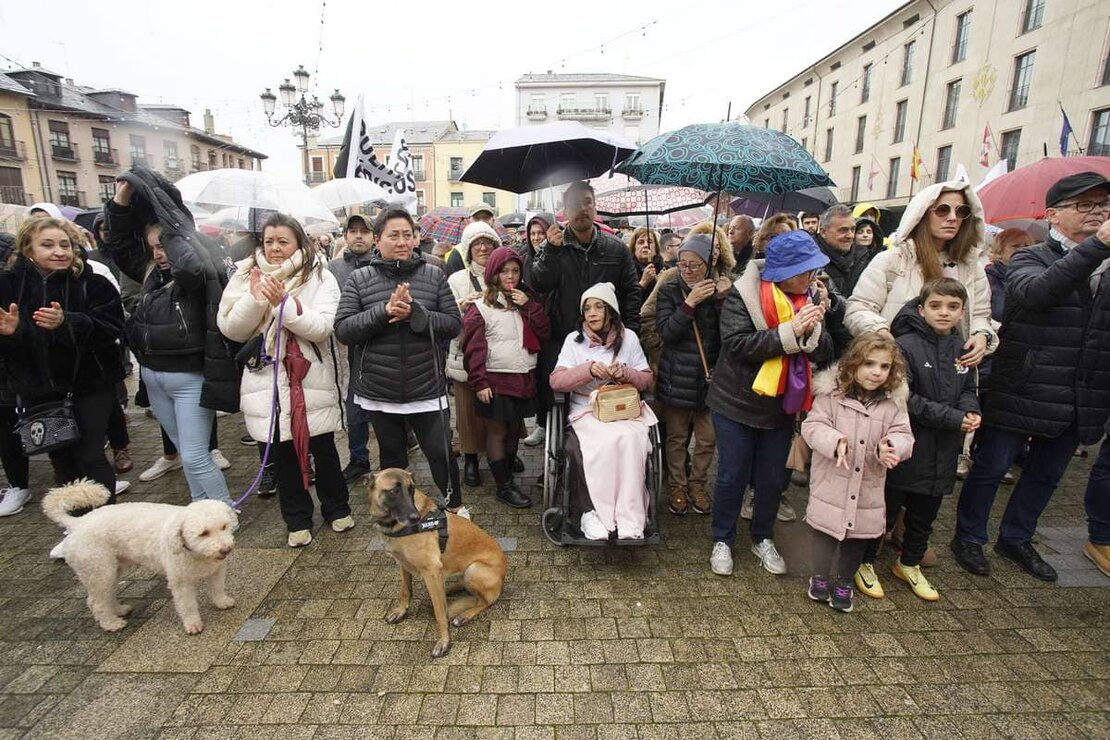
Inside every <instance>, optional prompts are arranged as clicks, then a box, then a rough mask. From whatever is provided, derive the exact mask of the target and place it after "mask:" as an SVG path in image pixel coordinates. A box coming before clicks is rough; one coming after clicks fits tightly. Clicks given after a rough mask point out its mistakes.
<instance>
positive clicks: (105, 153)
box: [93, 147, 119, 167]
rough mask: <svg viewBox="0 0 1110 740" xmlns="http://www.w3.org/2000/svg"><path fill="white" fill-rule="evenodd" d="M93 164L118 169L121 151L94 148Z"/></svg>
mask: <svg viewBox="0 0 1110 740" xmlns="http://www.w3.org/2000/svg"><path fill="white" fill-rule="evenodd" d="M93 162H95V163H96V166H97V167H118V166H119V151H118V150H116V149H97V148H96V147H93Z"/></svg>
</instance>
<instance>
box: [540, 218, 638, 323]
mask: <svg viewBox="0 0 1110 740" xmlns="http://www.w3.org/2000/svg"><path fill="white" fill-rule="evenodd" d="M632 262H633V260H632V255H631V254H629V253H628V248H627V247H626V246H624V244H623V243H621V242H620V241H619V240H617V239H614V238H613V237H611V236H609V235H607V234H603V233H602V232H601V229H599V228H597V227H596V226H595V227H594V238H593V241H591V242H590V243H589V244H588V245H585V246H583V245H581V244H579V243H578V242H577V240H576V239H575V237H574V232H573V231H571V230H570V228H569V227H568V228H566V229H563V246H561V247H554V248H553V247H551V246H549V245H548V244H547V242H546V241H545V242H544V243H543V245H541V246H540V249H539V251H538V252H537V253H536V256H535V258H534V259H533V260H532V271H531V275H530V277H531V286H532V288H534V289H535V290H536V292H538V293H548V294H549V303H548V312H547V315H548V317H549V318H550V319H551V336H553V337H565V336H566V335H567V334H569V333H570V332H572V331H575V330H576V329H577V328H578V324H579V316H580V315H581V307H580V306H581V301H582V293H584V292H585V290H586V289H587V288H590V287H592V286H594V285H597V284H598V283H612V284H613V287H614V288H616V292H617V301H618V302H619V303H620V309H621V321H622V322H624V325H625V326H627V327H628V328H629V329H631V330H632V331H634V332H636V333H639V331H640V302H641V300H642V298H641V293H640V283H639V278H637V277H636V268H635V267H634V266H633V264H632Z"/></svg>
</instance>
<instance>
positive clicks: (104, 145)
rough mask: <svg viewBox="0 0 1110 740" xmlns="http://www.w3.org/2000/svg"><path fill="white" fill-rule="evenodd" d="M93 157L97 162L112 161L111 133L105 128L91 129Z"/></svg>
mask: <svg viewBox="0 0 1110 740" xmlns="http://www.w3.org/2000/svg"><path fill="white" fill-rule="evenodd" d="M92 139H93V147H92V148H93V157H94V158H95V159H96V161H97V162H111V161H112V135H111V134H110V133H109V132H108V130H107V129H103V128H94V129H93V130H92Z"/></svg>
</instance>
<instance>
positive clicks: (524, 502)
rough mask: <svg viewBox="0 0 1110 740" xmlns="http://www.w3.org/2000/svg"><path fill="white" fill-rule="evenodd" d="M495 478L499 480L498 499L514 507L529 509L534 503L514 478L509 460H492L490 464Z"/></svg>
mask: <svg viewBox="0 0 1110 740" xmlns="http://www.w3.org/2000/svg"><path fill="white" fill-rule="evenodd" d="M489 469H490V472H491V473H493V479H494V480H495V481H497V500H498V501H500V502H501V503H503V504H507V505H508V506H511V507H513V508H514V509H527V508H528V507H529V506H531V505H532V499H530V498H528V497H527V496H525V495H524V493H523V492H521V490H520V488H519V487H517V484H516V482H515V481H514V480H513V472H512V463H511V462H510V461H509V460H491V461H490V464H489Z"/></svg>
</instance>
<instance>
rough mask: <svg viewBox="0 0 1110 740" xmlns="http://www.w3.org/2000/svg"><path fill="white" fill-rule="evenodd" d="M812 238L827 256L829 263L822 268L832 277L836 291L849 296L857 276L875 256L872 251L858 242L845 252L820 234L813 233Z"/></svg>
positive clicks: (856, 281)
mask: <svg viewBox="0 0 1110 740" xmlns="http://www.w3.org/2000/svg"><path fill="white" fill-rule="evenodd" d="M813 239H814V241H816V242H817V246H818V247H820V248H821V251H822V252H824V253H825V256H826V257H828V258H829V264H827V265H825V267H824V268H822V269H824V271H825V272H827V273H828V275H829V278H831V279H832V282H833V285H834V286H836V292H837V293H839V294H840V295H842V296H844V297H845V298H847V297H849V296H851V295H852V291H853V290H855V289H856V283H858V282H859V276H860V275H862V274H863V271H864V269H865V268H866V267H867V265H868V264H870V263H871V258H872V257H874V256H875V255H874V253H872V252H871V251H869V250H868V249H867V247H861V246H860V245H858V244H853V245H852V246H851V247H849V248H848V251H847V252H841V251H840V250H839V249H837V248H836V247H833V246H831V245H829V243H828V242H826V241H825V240H824V239H822V238H821V235H820V234H816V235H814V237H813Z"/></svg>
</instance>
